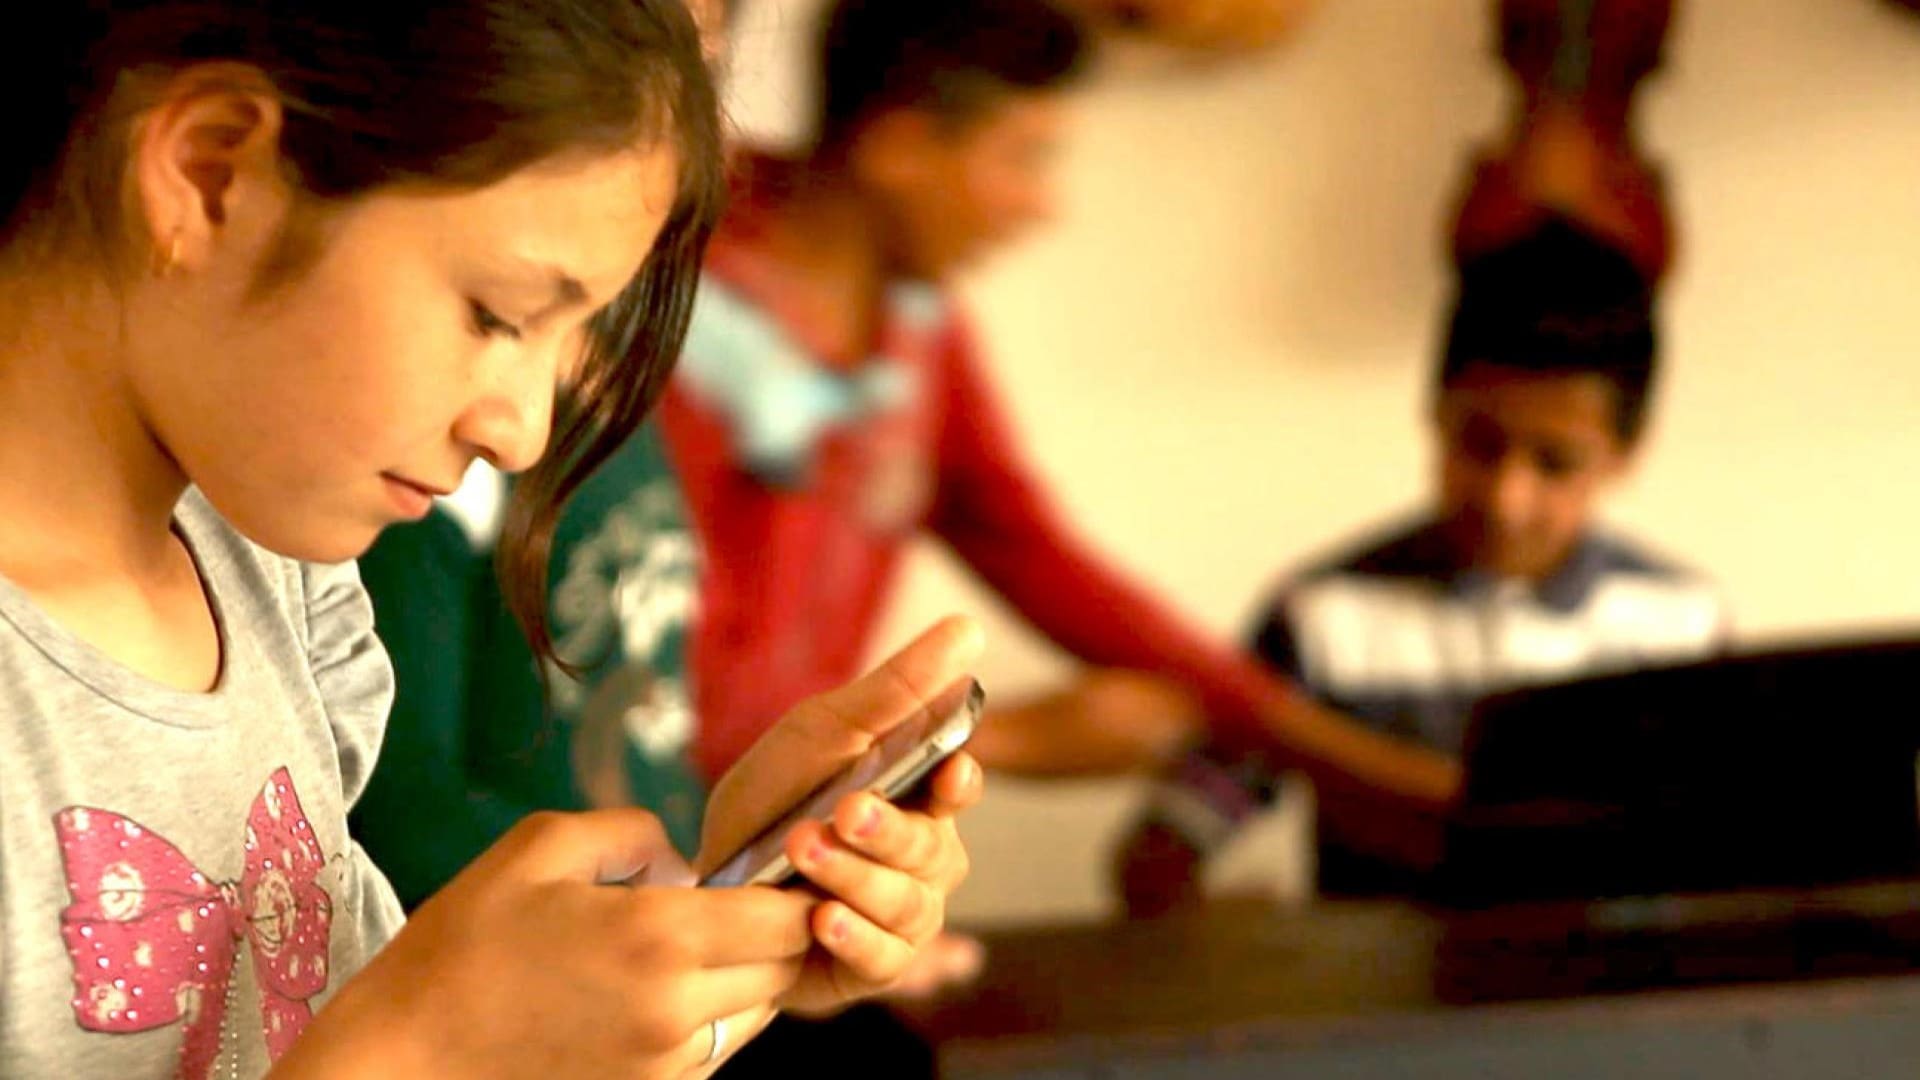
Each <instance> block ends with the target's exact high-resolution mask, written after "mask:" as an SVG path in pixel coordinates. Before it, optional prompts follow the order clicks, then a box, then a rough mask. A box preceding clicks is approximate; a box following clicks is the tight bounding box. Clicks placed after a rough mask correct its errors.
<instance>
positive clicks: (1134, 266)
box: [734, 0, 1920, 922]
mask: <svg viewBox="0 0 1920 1080" xmlns="http://www.w3.org/2000/svg"><path fill="white" fill-rule="evenodd" d="M901 2H911V0H901ZM814 6H815V4H814V3H812V2H791V0H762V2H761V3H758V4H750V5H749V7H748V10H747V12H746V18H745V22H744V23H743V25H742V27H741V35H740V38H739V42H738V52H737V54H736V60H735V63H736V82H737V86H736V94H735V98H734V100H735V108H736V113H737V116H738V118H739V120H740V122H741V124H742V126H743V127H744V128H746V129H747V130H748V131H749V132H751V133H757V134H759V135H761V136H764V137H778V136H783V135H789V134H791V133H792V132H794V131H795V130H796V123H797V121H796V117H798V116H799V115H801V107H802V105H803V99H802V96H801V94H800V93H799V90H798V88H799V87H801V86H803V85H804V78H803V75H804V65H803V64H802V63H800V62H799V61H798V59H797V56H798V55H799V53H798V51H797V50H798V49H799V48H800V47H801V46H802V44H803V39H804V34H805V31H806V26H807V22H808V20H807V14H808V12H809V11H810V10H811V9H812V8H813V7H814ZM1489 6H1490V5H1489V4H1487V3H1483V2H1477V0H1324V3H1323V4H1322V7H1321V10H1320V12H1319V13H1318V15H1317V16H1316V17H1315V18H1314V20H1313V21H1312V22H1311V23H1309V24H1308V25H1307V26H1306V27H1305V29H1304V32H1303V33H1302V34H1301V36H1300V37H1298V38H1297V39H1296V40H1295V41H1293V42H1292V43H1291V44H1290V45H1289V46H1288V47H1287V48H1285V49H1283V50H1281V51H1279V52H1277V53H1274V54H1272V55H1269V56H1266V57H1263V58H1259V59H1256V60H1253V61H1247V62H1240V63H1236V64H1233V65H1230V66H1223V67H1219V68H1214V69H1207V70H1182V69H1178V68H1176V67H1175V66H1174V65H1170V64H1168V63H1166V62H1164V61H1163V60H1157V59H1155V58H1153V57H1150V56H1140V55H1137V54H1129V55H1125V56H1122V57H1119V58H1118V60H1117V62H1116V63H1114V64H1112V65H1111V66H1110V69H1109V70H1108V71H1107V72H1106V73H1105V74H1104V76H1103V77H1102V78H1101V80H1100V81H1099V82H1098V84H1097V85H1095V86H1094V87H1093V88H1092V89H1091V90H1090V91H1089V92H1088V93H1086V94H1085V95H1083V100H1082V101H1081V106H1080V107H1081V112H1080V117H1079V118H1080V121H1081V124H1080V127H1079V129H1078V131H1077V132H1076V138H1075V140H1074V143H1073V147H1072V150H1071V153H1070V155H1069V158H1068V160H1067V161H1066V164H1065V173H1064V177H1063V180H1064V186H1065V194H1066V196H1067V198H1066V200H1065V202H1066V204H1067V207H1068V216H1067V218H1066V220H1064V221H1062V222H1061V223H1060V224H1059V225H1058V226H1057V227H1055V228H1053V229H1052V230H1050V231H1048V232H1047V233H1046V234H1045V235H1044V236H1042V237H1040V238H1039V239H1037V240H1036V241H1035V242H1033V243H1032V244H1030V245H1028V246H1026V247H1024V248H1022V249H1021V250H1019V251H1017V252H1013V253H1011V254H1010V255H1008V256H1007V257H1005V258H1004V259H1002V260H1001V261H1000V262H998V263H996V264H995V265H993V266H992V267H991V268H990V269H989V270H988V271H987V272H986V273H984V274H983V276H982V277H981V278H980V279H979V280H978V281H976V282H973V283H971V284H970V291H971V293H972V296H973V299H974V301H975V304H976V306H977V309H978V314H979V315H980V317H981V320H982V322H983V326H984V331H985V337H986V340H987V341H988V342H989V344H990V345H991V347H992V352H993V357H992V360H993V366H994V368H995V369H996V373H997V375H998V376H999V379H1000V383H1001V386H1002V388H1003V390H1004V393H1005V395H1006V396H1007V397H1008V398H1009V399H1010V404H1011V406H1012V409H1013V411H1014V413H1015V414H1016V416H1017V417H1018V419H1019V420H1020V421H1022V423H1023V425H1024V428H1025V432H1026V436H1027V442H1028V445H1029V448H1030V450H1031V452H1032V454H1033V456H1034V457H1035V458H1036V459H1037V460H1038V462H1039V463H1040V465H1041V467H1042V469H1043V471H1044V473H1045V474H1046V475H1047V476H1048V477H1049V478H1050V479H1051V480H1052V481H1053V482H1054V484H1055V486H1056V488H1057V490H1058V493H1059V497H1060V499H1061V500H1062V501H1063V502H1064V503H1065V504H1066V506H1067V507H1068V508H1069V509H1070V510H1071V511H1072V512H1073V513H1074V515H1075V516H1076V517H1077V519H1078V521H1079V522H1080V524H1081V525H1082V526H1083V527H1084V528H1085V530H1087V531H1088V532H1089V533H1090V534H1091V535H1093V536H1096V537H1098V538H1099V540H1100V542H1101V543H1102V545H1103V547H1104V548H1105V550H1107V551H1108V552H1109V553H1111V554H1112V555H1113V556H1115V557H1116V558H1118V559H1119V560H1120V561H1121V562H1122V563H1123V564H1125V565H1126V566H1129V567H1131V568H1132V569H1134V570H1135V571H1137V572H1138V573H1139V574H1140V575H1142V576H1143V577H1144V578H1146V579H1147V580H1150V581H1152V582H1155V583H1156V584H1157V586H1158V587H1159V588H1160V589H1162V590H1163V591H1164V592H1166V593H1167V594H1168V595H1170V596H1174V597H1177V598H1179V600H1180V603H1181V605H1182V607H1183V608H1184V610H1185V611H1187V612H1188V613H1189V614H1190V615H1191V616H1192V617H1193V618H1195V619H1197V620H1198V621H1199V622H1200V623H1201V624H1203V625H1205V626H1206V627H1208V628H1210V629H1212V630H1213V631H1215V632H1217V633H1219V634H1222V635H1227V634H1233V633H1236V632H1237V631H1238V629H1239V628H1240V626H1241V624H1242V623H1243V621H1244V620H1245V619H1246V617H1247V616H1248V614H1249V611H1250V608H1251V605H1252V604H1253V602H1254V599H1255V597H1256V596H1257V595H1258V594H1259V593H1260V592H1261V590H1262V589H1263V587H1264V586H1265V584H1266V583H1267V582H1269V581H1270V580H1271V579H1272V578H1273V576H1274V575H1275V574H1276V573H1278V572H1279V571H1280V570H1281V569H1282V568H1284V567H1286V566H1287V565H1289V564H1290V563H1293V562H1295V561H1296V560H1299V559H1301V558H1303V557H1307V556H1310V555H1312V554H1315V553H1318V552H1321V551H1324V550H1325V549H1326V548H1327V547H1328V545H1330V544H1335V543H1338V542H1340V541H1341V540H1342V539H1343V538H1345V537H1347V536H1348V535H1350V534H1351V533H1352V532H1353V531H1354V530H1356V529H1359V528H1365V527H1366V526H1368V525H1369V524H1370V523H1371V522H1374V521H1375V520H1376V519H1378V518H1380V517H1381V516H1382V515H1384V514H1387V513H1389V512H1392V511H1394V510H1396V509H1399V508H1405V507H1410V506H1412V505H1414V504H1415V503H1416V502H1417V500H1418V499H1419V497H1420V495H1421V491H1422V479H1423V476H1424V470H1425V445H1424V442H1423V434H1424V433H1423V430H1422V428H1421V427H1420V423H1419V422H1420V409H1421V403H1422V397H1421V391H1422V387H1423V385H1424V382H1423V380H1424V379H1425V377H1426V373H1427V370H1428V358H1429V356H1430V355H1431V354H1432V351H1433V347H1434V341H1435V338H1436V333H1437V322H1438V306H1439V304H1440V303H1441V300H1442V291H1443V282H1444V279H1443V276H1442V274H1443V271H1444V269H1445V267H1444V263H1443V260H1442V251H1443V249H1442V222H1443V219H1444V216H1445V214H1446V211H1447V208H1448V206H1449V204H1450V201H1451V199H1452V198H1453V196H1454V193H1455V190H1456V187H1455V186H1456V184H1457V183H1458V182H1459V179H1460V177H1461V175H1462V171H1463V169H1464V166H1465V155H1466V153H1467V150H1468V148H1469V147H1470V146H1471V145H1472V144H1473V143H1474V142H1475V141H1476V140H1478V139H1481V138H1483V137H1485V136H1487V135H1489V134H1491V133H1492V132H1494V131H1495V130H1496V129H1497V127H1498V125H1499V121H1500V118H1501V117H1502V116H1503V115H1504V113H1503V105H1504V99H1503V97H1502V91H1503V87H1502V85H1501V82H1500V80H1499V75H1498V70H1497V68H1496V66H1495V64H1494V62H1493V61H1492V59H1491V50H1492V46H1491V37H1490V33H1489V29H1490V27H1489V24H1488V19H1487V11H1488V8H1489ZM1680 7H1681V8H1682V11H1681V13H1680V18H1679V21H1678V24H1677V26H1676V32H1675V37H1674V39H1673V40H1672V42H1671V49H1670V53H1669V57H1670V58H1669V63H1668V67H1667V69H1666V71H1665V72H1664V74H1663V75H1662V76H1661V77H1660V78H1659V79H1658V81H1657V82H1656V83H1654V84H1652V86H1651V87H1650V88H1649V91H1648V93H1647V99H1646V111H1645V114H1644V122H1645V123H1644V129H1645V130H1646V132H1647V133H1648V141H1649V143H1650V144H1651V145H1652V147H1653V148H1654V149H1655V152H1656V153H1657V155H1658V156H1659V157H1660V158H1662V159H1663V160H1664V161H1665V162H1666V164H1667V168H1668V171H1669V174H1670V177H1671V180H1672V183H1673V185H1674V192H1675V197H1676V199H1675V201H1676V208H1677V212H1678V217H1679V221H1680V223H1681V227H1682V230H1683V236H1682V251H1681V258H1682V264H1681V266H1680V268H1679V271H1678V275H1677V278H1676V279H1675V281H1674V282H1673V284H1672V287H1671V292H1670V296H1669V302H1668V308H1667V319H1666V330H1667V335H1668V336H1667V342H1668V348H1667V352H1666V357H1667V359H1668V361H1669V364H1670V367H1669V374H1668V377H1667V378H1666V380H1665V382H1664V384H1663V386H1662V387H1661V397H1660V400H1659V402H1658V416H1657V419H1656V427H1655V430H1654V441H1653V442H1652V444H1651V446H1650V447H1649V449H1650V454H1649V456H1648V458H1647V460H1646V461H1645V462H1644V463H1643V467H1642V469H1641V470H1640V474H1639V475H1638V476H1637V477H1636V478H1635V480H1634V482H1633V483H1632V485H1631V486H1630V487H1629V488H1628V489H1627V490H1625V491H1623V492H1622V493H1621V495H1620V497H1619V498H1618V499H1617V501H1616V502H1615V503H1614V505H1613V507H1612V513H1611V514H1610V516H1611V517H1612V518H1613V519H1614V520H1615V521H1617V522H1618V523H1620V524H1621V525H1623V526H1625V527H1628V528H1630V529H1633V530H1636V531H1638V532H1640V533H1641V534H1643V535H1645V536H1646V537H1648V538H1650V539H1652V540H1654V541H1655V542H1656V544H1657V545H1659V546H1662V547H1664V548H1666V549H1668V550H1670V551H1672V552H1674V553H1676V554H1679V555H1681V556H1683V557H1684V558H1686V559H1687V560H1689V561H1691V562H1694V563H1696V564H1698V565H1700V566H1703V567H1705V568H1708V569H1710V570H1712V571H1713V572H1714V573H1716V574H1718V575H1719V577H1720V578H1721V579H1722V580H1723V581H1724V583H1725V585H1726V587H1727V590H1728V592H1729V593H1730V595H1731V597H1732V598H1733V601H1734V603H1735V605H1736V608H1737V613H1738V615H1739V618H1740V623H1741V625H1740V630H1741V632H1742V634H1743V636H1744V637H1746V638H1747V640H1756V639H1762V640H1763V639H1766V638H1770V637H1777V636H1780V635H1791V634H1798V633H1804V632H1809V631H1821V632H1825V631H1832V630H1835V629H1846V628H1858V627H1868V626H1886V625H1890V624H1899V623H1902V622H1912V623H1920V559H1917V558H1916V554H1915V548H1916V546H1920V490H1916V489H1920V484H1916V477H1920V431H1916V430H1914V429H1915V428H1916V426H1920V21H1915V20H1909V19H1904V18H1902V17H1901V16H1899V15H1897V14H1895V13H1893V12H1891V11H1890V10H1889V9H1887V5H1884V4H1882V3H1879V2H1878V0H1682V2H1681V4H1680ZM951 609H962V610H973V611H979V612H982V613H984V615H985V617H986V619H987V622H988V625H989V628H990V630H991V631H992V634H993V641H994V648H993V651H992V654H991V655H990V657H989V658H988V660H987V661H986V663H985V664H984V666H983V669H982V672H981V674H982V678H983V680H984V681H985V682H986V683H987V685H988V686H989V688H990V689H992V690H993V691H994V692H996V693H997V694H1000V695H1010V694H1015V693H1018V692H1021V691H1025V690H1029V689H1034V688H1040V687H1045V686H1047V685H1050V684H1051V683H1052V682H1053V681H1054V680H1056V679H1057V678H1058V677H1060V676H1061V675H1062V674H1063V673H1064V672H1066V671H1067V670H1069V669H1068V668H1067V666H1066V664H1065V663H1064V661H1063V660H1062V658H1061V657H1060V656H1059V655H1058V654H1056V653H1055V652H1054V651H1053V650H1052V649H1051V648H1050V647H1049V646H1047V645H1046V644H1045V643H1044V642H1042V641H1038V640H1036V639H1035V638H1034V637H1033V636H1032V635H1031V634H1029V633H1027V632H1026V631H1024V629H1023V628H1022V627H1021V626H1020V625H1019V624H1018V622H1017V620H1015V619H1013V618H1012V617H1010V616H1009V615H1008V613H1007V612H1006V611H1005V610H1004V609H1002V608H1000V607H998V606H997V605H996V604H995V603H994V601H993V600H992V599H991V598H989V597H986V596H983V595H982V594H981V593H980V592H979V590H978V589H977V588H976V587H975V586H973V585H972V583H971V582H969V581H968V580H967V579H966V577H965V575H964V573H963V572H962V571H959V570H957V569H956V568H955V567H954V566H953V565H952V564H951V563H950V562H948V561H947V560H946V559H945V557H944V556H943V555H941V554H940V553H938V552H936V551H933V550H928V551H925V552H922V553H920V555H919V556H918V557H917V558H916V561H915V564H914V568H913V572H912V574H911V575H910V582H909V586H908V588H906V589H905V590H904V591H903V593H902V595H901V598H900V602H899V604H898V605H897V610H896V612H895V615H894V618H893V619H892V620H891V622H890V626H889V630H888V633H887V635H886V637H887V639H888V641H889V642H893V641H897V640H898V639H899V638H900V637H901V636H902V635H903V634H905V633H907V632H909V631H910V629H911V628H913V627H915V626H918V625H919V624H921V623H923V622H925V621H926V620H927V619H929V618H931V617H933V616H934V615H937V614H939V613H941V612H943V611H947V610H951ZM1137 794H1138V793H1137V791H1136V790H1135V789H1134V788H1133V787H1132V786H1130V785H1127V784H1124V783H1094V784H1075V785H1068V786H1049V787H1037V786H1030V785H1016V784H1013V783H1008V782H1004V781H1002V782H999V783H997V784H996V786H995V788H994V790H993V793H992V795H991V796H990V798H989V801H988V803H987V804H986V805H985V806H984V807H983V808H982V809H981V810H980V811H979V812H978V813H976V814H975V815H974V816H973V818H972V819H971V820H970V822H969V829H968V835H969V838H970V840H971V841H972V844H973V848H974V852H975V855H976V865H977V867H978V870H977V871H976V875H975V879H974V881H973V882H972V883H971V884H970V885H969V886H968V887H967V888H966V889H965V890H964V891H963V893H962V895H961V896H960V897H959V898H958V900H957V904H956V907H957V914H958V915H959V916H960V917H962V918H964V919H970V920H973V921H976V922H979V921H1000V920H1013V919H1025V918H1034V917H1042V916H1054V915H1075V914H1085V913H1090V912H1094V911H1098V910H1100V909H1101V908H1102V907H1103V906H1104V905H1105V904H1106V903H1107V899H1106V896H1105V892H1104V889H1103V886H1102V880H1101V872H1100V867H1101V860H1102V859H1103V857H1104V852H1105V849H1106V847H1107V845H1108V844H1109V843H1110V840H1111V835H1112V833H1113V830H1114V829H1116V828H1117V827H1118V826H1119V824H1120V823H1121V822H1122V821H1123V820H1124V817H1125V815H1126V814H1127V812H1128V807H1129V806H1130V804H1131V800H1133V799H1134V798H1136V797H1137ZM1293 818H1294V819H1293V820H1292V821H1290V822H1289V821H1281V822H1279V823H1277V824H1275V825H1272V826H1270V828H1269V830H1268V831H1267V834H1266V835H1264V836H1259V837H1254V838H1252V842H1251V843H1250V845H1249V846H1248V847H1247V849H1246V850H1243V851H1241V852H1239V853H1237V861H1238V862H1239V864H1240V866H1239V868H1238V869H1239V871H1240V872H1247V871H1257V870H1265V871H1266V872H1269V873H1277V874H1278V875H1279V877H1280V879H1281V880H1282V881H1283V882H1285V881H1293V882H1295V883H1297V881H1298V878H1299V873H1300V867H1299V864H1298V860H1297V858H1296V857H1295V856H1296V855H1297V847H1298V846H1297V844H1294V843H1292V842H1291V837H1292V836H1293V835H1297V832H1298V828H1299V826H1300V823H1301V818H1300V815H1299V814H1298V813H1296V814H1294V815H1293ZM1042 837H1043V838H1045V839H1046V842H1045V843H1044V844H1043V843H1039V842H1037V841H1036V838H1042ZM1229 872H1230V873H1231V872H1234V871H1233V868H1232V867H1230V868H1229Z"/></svg>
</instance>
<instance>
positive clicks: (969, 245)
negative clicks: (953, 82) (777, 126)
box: [855, 93, 1067, 280]
mask: <svg viewBox="0 0 1920 1080" xmlns="http://www.w3.org/2000/svg"><path fill="white" fill-rule="evenodd" d="M1066 124H1067V111H1066V104H1065V102H1064V101H1062V100H1061V99H1060V97H1059V96H1058V95H1055V94H1049V93H1039V94H1017V95H1008V96H1007V97H1006V98H1005V99H1004V100H1002V101H998V102H996V103H994V104H993V105H991V106H989V107H988V108H987V110H986V111H984V112H983V113H981V114H980V115H978V116H975V117H972V118H970V119H968V120H965V121H961V122H957V123H956V122H953V121H947V120H942V119H940V118H938V117H936V116H933V115H931V114H929V113H927V112H925V111H922V110H901V111H899V112H895V113H893V114H890V115H888V116H885V117H882V118H881V119H879V120H878V121H876V122H875V124H874V125H873V127H872V128H871V129H870V130H869V131H868V132H866V133H865V134H864V135H863V136H862V137H861V141H862V143H863V146H862V148H861V150H860V152H859V154H858V156H857V163H856V166H855V167H856V169H857V170H858V172H859V174H860V181H861V183H862V186H863V187H864V188H865V189H866V190H867V191H869V192H870V193H872V194H873V195H874V196H875V197H876V198H878V199H879V200H880V202H881V203H882V208H883V212H884V213H885V214H886V216H887V218H888V219H889V224H890V225H891V227H892V234H893V235H892V236H891V237H890V243H891V246H892V251H891V252H890V254H891V255H892V257H893V258H894V259H895V261H897V262H898V263H900V264H902V267H903V269H905V270H906V271H907V272H909V273H912V274H914V275H916V276H919V277H924V278H928V279H930V280H940V279H943V278H946V277H948V276H950V275H952V274H954V273H956V272H958V271H961V270H963V269H965V268H967V267H969V266H971V265H973V264H974V263H976V262H978V261H979V260H980V259H981V258H983V257H984V256H986V255H987V254H989V253H991V252H992V251H994V250H995V249H997V248H1000V247H1004V246H1006V245H1007V244H1009V243H1011V242H1013V241H1014V240H1016V239H1018V238H1019V237H1021V236H1022V235H1023V234H1024V233H1026V232H1027V231H1028V230H1030V229H1031V228H1032V227H1033V226H1035V225H1038V224H1041V223H1043V222H1045V221H1046V220H1048V219H1049V218H1051V217H1052V216H1053V212H1054V192H1053V171H1054V170H1053V166H1054V160H1055V158H1056V157H1057V156H1058V149H1059V145H1060V141H1061V138H1062V137H1063V135H1064V133H1065V129H1066Z"/></svg>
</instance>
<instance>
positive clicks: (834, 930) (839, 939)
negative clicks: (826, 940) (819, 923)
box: [827, 915, 849, 945]
mask: <svg viewBox="0 0 1920 1080" xmlns="http://www.w3.org/2000/svg"><path fill="white" fill-rule="evenodd" d="M848 932H849V927H848V926H847V919H846V916H844V915H843V916H841V917H840V918H837V919H835V920H833V924H832V925H831V926H829V927H827V936H828V937H830V938H832V939H833V940H834V943H835V944H837V945H844V944H846V943H847V934H848Z"/></svg>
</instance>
